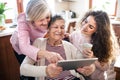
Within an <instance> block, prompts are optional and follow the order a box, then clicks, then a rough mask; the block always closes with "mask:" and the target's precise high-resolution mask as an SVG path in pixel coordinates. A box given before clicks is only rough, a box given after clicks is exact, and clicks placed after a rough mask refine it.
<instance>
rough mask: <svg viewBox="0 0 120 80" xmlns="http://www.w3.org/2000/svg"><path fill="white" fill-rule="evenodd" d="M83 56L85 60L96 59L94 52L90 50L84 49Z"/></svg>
mask: <svg viewBox="0 0 120 80" xmlns="http://www.w3.org/2000/svg"><path fill="white" fill-rule="evenodd" d="M82 55H83V57H85V58H93V57H94V54H93V51H91V50H90V49H84V50H83V51H82Z"/></svg>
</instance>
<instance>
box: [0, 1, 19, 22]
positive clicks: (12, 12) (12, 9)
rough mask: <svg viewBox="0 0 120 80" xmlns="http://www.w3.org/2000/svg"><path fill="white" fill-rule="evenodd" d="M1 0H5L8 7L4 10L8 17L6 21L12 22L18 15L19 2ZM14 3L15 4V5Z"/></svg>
mask: <svg viewBox="0 0 120 80" xmlns="http://www.w3.org/2000/svg"><path fill="white" fill-rule="evenodd" d="M1 2H5V3H6V7H7V9H8V8H9V9H8V10H6V11H5V12H4V14H5V17H6V19H7V20H6V22H12V20H15V19H16V16H17V14H18V13H17V4H16V0H13V1H11V0H1ZM13 4H14V5H13Z"/></svg>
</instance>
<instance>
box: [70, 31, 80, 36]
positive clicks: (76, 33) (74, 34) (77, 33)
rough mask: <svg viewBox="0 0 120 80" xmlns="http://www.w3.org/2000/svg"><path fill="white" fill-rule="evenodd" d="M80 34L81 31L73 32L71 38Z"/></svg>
mask: <svg viewBox="0 0 120 80" xmlns="http://www.w3.org/2000/svg"><path fill="white" fill-rule="evenodd" d="M79 34H80V30H76V31H73V32H72V33H71V34H70V36H77V35H79Z"/></svg>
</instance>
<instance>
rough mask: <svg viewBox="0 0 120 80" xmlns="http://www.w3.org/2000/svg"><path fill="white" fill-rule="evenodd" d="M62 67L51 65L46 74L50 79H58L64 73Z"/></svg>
mask: <svg viewBox="0 0 120 80" xmlns="http://www.w3.org/2000/svg"><path fill="white" fill-rule="evenodd" d="M62 71H63V70H62V67H59V66H57V65H56V64H55V63H51V64H49V65H48V66H47V68H46V73H47V75H48V76H49V77H51V78H54V77H57V76H58V75H59V74H60V73H61V72H62Z"/></svg>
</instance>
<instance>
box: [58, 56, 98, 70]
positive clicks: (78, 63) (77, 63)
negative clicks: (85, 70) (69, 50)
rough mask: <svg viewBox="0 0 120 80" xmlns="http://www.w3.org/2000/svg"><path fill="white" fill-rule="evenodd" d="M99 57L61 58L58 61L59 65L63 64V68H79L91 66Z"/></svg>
mask: <svg viewBox="0 0 120 80" xmlns="http://www.w3.org/2000/svg"><path fill="white" fill-rule="evenodd" d="M96 60H98V58H85V59H74V60H60V61H58V62H57V65H58V66H61V67H62V68H63V70H72V69H77V68H78V67H83V66H89V65H90V64H92V63H94V62H95V61H96Z"/></svg>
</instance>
